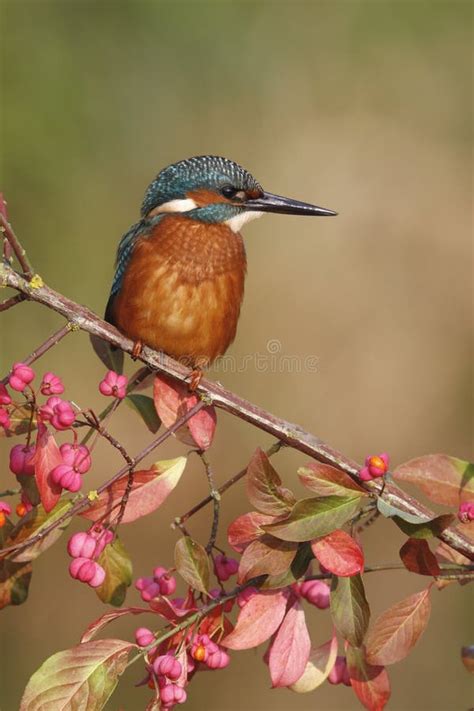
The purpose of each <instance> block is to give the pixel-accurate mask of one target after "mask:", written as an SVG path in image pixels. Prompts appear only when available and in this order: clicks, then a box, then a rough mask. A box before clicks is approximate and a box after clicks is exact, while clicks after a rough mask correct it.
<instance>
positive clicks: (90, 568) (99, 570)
mask: <svg viewBox="0 0 474 711" xmlns="http://www.w3.org/2000/svg"><path fill="white" fill-rule="evenodd" d="M69 573H70V575H71V577H72V578H76V579H77V580H80V581H81V582H82V583H87V584H88V585H90V587H91V588H97V587H99V585H102V583H103V582H104V579H105V570H104V569H103V567H102V566H101V565H99V564H98V563H96V562H95V561H94V560H90V559H89V558H74V559H73V560H72V561H71V562H70V564H69Z"/></svg>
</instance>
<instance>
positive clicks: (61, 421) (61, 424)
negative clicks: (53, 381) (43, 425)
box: [40, 395, 76, 430]
mask: <svg viewBox="0 0 474 711" xmlns="http://www.w3.org/2000/svg"><path fill="white" fill-rule="evenodd" d="M40 414H41V417H42V419H43V420H45V421H47V422H51V424H52V425H53V427H54V428H55V429H56V430H67V429H69V427H71V425H72V424H73V422H74V421H75V419H76V413H75V412H74V410H73V408H72V406H71V403H70V402H68V401H67V400H61V398H60V397H57V395H53V396H52V397H49V398H48V399H47V401H46V403H45V404H44V405H43V406H42V407H40Z"/></svg>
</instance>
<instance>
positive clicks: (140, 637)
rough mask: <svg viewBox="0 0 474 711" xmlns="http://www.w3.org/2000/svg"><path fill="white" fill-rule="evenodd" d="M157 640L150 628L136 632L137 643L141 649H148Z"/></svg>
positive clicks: (140, 628)
mask: <svg viewBox="0 0 474 711" xmlns="http://www.w3.org/2000/svg"><path fill="white" fill-rule="evenodd" d="M154 640H155V635H154V634H153V632H152V631H151V630H149V629H148V627H139V628H138V629H136V630H135V641H136V643H137V644H138V646H139V647H148V645H149V644H151V643H152V642H153V641H154Z"/></svg>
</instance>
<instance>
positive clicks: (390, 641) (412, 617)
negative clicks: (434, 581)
mask: <svg viewBox="0 0 474 711" xmlns="http://www.w3.org/2000/svg"><path fill="white" fill-rule="evenodd" d="M430 589H431V585H430V587H429V588H427V589H426V590H422V591H421V592H419V593H416V594H415V595H410V597H407V598H405V599H404V600H401V601H400V602H397V603H396V604H395V605H392V607H390V608H389V609H388V610H386V611H385V612H383V613H382V614H381V615H380V617H378V618H377V619H376V621H375V624H374V626H373V627H372V629H371V630H370V632H369V634H368V635H367V641H366V658H367V661H368V662H369V663H370V664H381V665H387V664H394V663H395V662H399V661H400V660H401V659H404V658H405V657H406V656H407V655H408V653H409V652H410V651H411V649H412V648H413V647H414V646H415V644H416V643H417V641H418V639H419V638H420V637H421V635H422V634H423V632H424V631H425V628H426V625H427V624H428V620H429V617H430V612H431V601H430V597H429V595H430Z"/></svg>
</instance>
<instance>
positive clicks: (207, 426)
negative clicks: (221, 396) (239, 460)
mask: <svg viewBox="0 0 474 711" xmlns="http://www.w3.org/2000/svg"><path fill="white" fill-rule="evenodd" d="M153 399H154V401H155V407H156V411H157V413H158V416H159V418H160V420H161V421H162V422H163V424H164V426H165V427H167V428H169V427H171V426H172V425H174V423H175V422H176V420H178V419H179V418H180V417H182V416H183V415H185V414H186V413H187V412H189V410H191V409H192V408H193V407H194V405H196V404H197V402H198V401H199V398H198V396H197V395H195V394H194V393H191V392H190V390H189V387H188V386H187V385H186V384H185V383H180V382H178V381H176V380H173V378H169V377H168V376H166V375H161V374H160V375H157V376H156V377H155V381H154V385H153ZM215 430H216V411H215V409H214V407H212V405H208V406H207V407H203V408H202V410H199V412H197V413H196V414H195V415H193V416H192V417H191V419H190V420H188V421H187V422H186V424H184V425H183V426H182V427H180V428H179V429H178V430H176V432H175V433H174V434H175V436H176V437H177V438H178V439H179V440H180V441H181V442H184V444H188V445H191V446H192V447H198V448H199V449H208V448H209V447H210V446H211V443H212V440H213V437H214V432H215Z"/></svg>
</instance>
